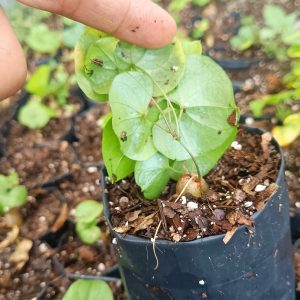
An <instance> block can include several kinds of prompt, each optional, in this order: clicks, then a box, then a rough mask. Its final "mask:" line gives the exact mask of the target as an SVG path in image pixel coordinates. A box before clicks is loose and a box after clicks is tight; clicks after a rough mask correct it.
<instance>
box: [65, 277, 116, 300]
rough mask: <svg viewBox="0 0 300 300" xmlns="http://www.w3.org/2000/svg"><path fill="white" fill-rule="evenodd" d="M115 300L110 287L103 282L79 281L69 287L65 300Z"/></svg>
mask: <svg viewBox="0 0 300 300" xmlns="http://www.w3.org/2000/svg"><path fill="white" fill-rule="evenodd" d="M75 299H76V300H100V299H101V300H113V294H112V291H111V289H110V287H109V285H108V284H107V283H106V282H105V281H102V280H83V279H80V280H77V281H75V282H74V283H72V285H71V286H70V287H69V289H68V290H67V292H66V294H65V295H64V297H63V300H75Z"/></svg>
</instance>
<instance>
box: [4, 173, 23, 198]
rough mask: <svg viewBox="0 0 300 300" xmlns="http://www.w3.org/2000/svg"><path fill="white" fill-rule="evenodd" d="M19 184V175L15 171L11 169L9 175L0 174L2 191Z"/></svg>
mask: <svg viewBox="0 0 300 300" xmlns="http://www.w3.org/2000/svg"><path fill="white" fill-rule="evenodd" d="M18 184H19V176H18V174H17V173H16V172H15V171H11V172H10V173H9V175H8V176H4V175H0V193H1V192H3V191H6V190H9V189H12V188H13V187H14V186H17V185H18Z"/></svg>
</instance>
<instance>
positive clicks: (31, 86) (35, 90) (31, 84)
mask: <svg viewBox="0 0 300 300" xmlns="http://www.w3.org/2000/svg"><path fill="white" fill-rule="evenodd" d="M51 71H52V68H51V66H50V65H43V66H41V67H39V68H38V69H37V70H36V71H35V72H34V73H33V74H32V75H31V76H30V78H29V80H28V81H27V83H26V87H25V88H26V90H27V92H29V93H31V94H33V95H36V96H40V97H45V96H46V95H47V94H48V91H49V88H48V86H49V81H50V74H51Z"/></svg>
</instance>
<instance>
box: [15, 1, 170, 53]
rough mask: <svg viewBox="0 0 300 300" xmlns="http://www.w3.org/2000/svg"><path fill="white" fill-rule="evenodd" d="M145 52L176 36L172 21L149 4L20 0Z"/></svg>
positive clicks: (140, 2)
mask: <svg viewBox="0 0 300 300" xmlns="http://www.w3.org/2000/svg"><path fill="white" fill-rule="evenodd" d="M19 2H21V3H23V4H26V5H28V6H31V7H35V8H39V9H43V10H47V11H50V12H53V13H57V14H60V15H63V16H66V17H68V18H71V19H73V20H75V21H79V22H81V23H84V24H86V25H88V26H91V27H94V28H97V29H100V30H102V31H105V32H107V33H110V34H112V35H114V36H116V37H117V38H119V39H122V40H126V41H128V42H130V43H133V44H136V45H138V46H143V47H146V48H159V47H163V46H165V45H167V44H168V43H170V42H171V41H172V39H173V37H174V36H175V34H176V24H175V21H174V20H173V19H172V17H171V16H170V15H169V14H168V13H167V12H166V11H165V10H163V9H162V8H161V7H159V6H158V5H157V4H155V3H153V2H151V1H150V0H89V1H86V0H51V1H49V0H19Z"/></svg>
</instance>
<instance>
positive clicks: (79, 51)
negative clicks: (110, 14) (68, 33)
mask: <svg viewBox="0 0 300 300" xmlns="http://www.w3.org/2000/svg"><path fill="white" fill-rule="evenodd" d="M105 36H107V35H106V34H105V33H103V32H100V31H98V30H95V29H93V28H89V27H87V28H86V29H85V31H84V33H83V34H82V35H81V37H80V39H79V42H78V44H77V45H76V47H75V72H76V78H77V82H78V85H79V87H80V88H81V89H82V90H83V92H84V93H85V94H86V95H87V97H89V98H90V99H92V100H94V101H104V100H107V98H106V97H103V95H102V94H99V93H96V92H95V91H94V90H93V88H92V83H91V81H90V74H91V72H90V73H89V72H88V70H87V69H86V66H85V56H86V53H87V51H88V49H89V47H90V46H91V45H92V44H93V43H94V42H96V41H97V40H98V39H99V38H101V37H105Z"/></svg>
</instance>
